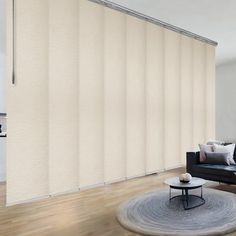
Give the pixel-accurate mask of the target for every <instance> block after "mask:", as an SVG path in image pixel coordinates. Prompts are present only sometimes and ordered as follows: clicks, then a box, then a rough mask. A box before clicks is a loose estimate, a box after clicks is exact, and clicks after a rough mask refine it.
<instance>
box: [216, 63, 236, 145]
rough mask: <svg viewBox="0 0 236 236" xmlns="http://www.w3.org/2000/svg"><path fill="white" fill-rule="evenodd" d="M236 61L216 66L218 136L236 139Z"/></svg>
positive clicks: (218, 137) (221, 138)
mask: <svg viewBox="0 0 236 236" xmlns="http://www.w3.org/2000/svg"><path fill="white" fill-rule="evenodd" d="M235 96H236V61H232V62H230V63H227V64H222V65H219V66H217V68H216V137H217V139H219V140H226V141H230V142H235V141H236V97H235Z"/></svg>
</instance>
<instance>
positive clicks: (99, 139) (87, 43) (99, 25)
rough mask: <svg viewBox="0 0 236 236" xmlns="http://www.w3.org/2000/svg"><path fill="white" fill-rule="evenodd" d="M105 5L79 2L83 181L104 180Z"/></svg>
mask: <svg viewBox="0 0 236 236" xmlns="http://www.w3.org/2000/svg"><path fill="white" fill-rule="evenodd" d="M103 9H104V8H103V7H102V6H99V5H97V4H94V3H91V2H88V1H86V0H81V1H80V2H79V92H78V94H79V181H80V186H81V187H84V186H89V185H96V184H100V183H102V182H103V179H104V178H103V175H104V174H103V173H104V148H103V146H104V142H103V140H104V133H103V122H104V121H103V110H104V102H103V101H104V99H103V96H104V89H103V73H104V71H103V68H104V63H103V55H104V51H103V42H104V39H103V38H104V37H103V35H104V29H103V26H104V24H103V21H104V14H103Z"/></svg>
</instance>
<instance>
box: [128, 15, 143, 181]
mask: <svg viewBox="0 0 236 236" xmlns="http://www.w3.org/2000/svg"><path fill="white" fill-rule="evenodd" d="M145 35H146V32H145V22H143V21H141V20H138V19H136V18H134V17H131V16H127V177H134V176H138V175H143V174H144V173H145V140H146V138H145V133H146V131H145V126H146V125H145V123H146V122H145V54H146V53H145V50H146V49H145V44H146V42H145V38H146V37H145Z"/></svg>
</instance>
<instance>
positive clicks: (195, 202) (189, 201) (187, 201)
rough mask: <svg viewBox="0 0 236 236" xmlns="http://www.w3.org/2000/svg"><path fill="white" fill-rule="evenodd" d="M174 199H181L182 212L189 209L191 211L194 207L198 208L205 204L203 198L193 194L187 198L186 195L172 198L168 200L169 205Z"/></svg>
mask: <svg viewBox="0 0 236 236" xmlns="http://www.w3.org/2000/svg"><path fill="white" fill-rule="evenodd" d="M174 198H181V201H182V203H183V207H184V210H190V209H193V208H195V207H199V206H202V205H203V204H205V199H204V198H203V197H200V196H197V195H193V194H189V195H187V196H186V195H177V196H174V197H172V198H170V203H171V200H172V199H174Z"/></svg>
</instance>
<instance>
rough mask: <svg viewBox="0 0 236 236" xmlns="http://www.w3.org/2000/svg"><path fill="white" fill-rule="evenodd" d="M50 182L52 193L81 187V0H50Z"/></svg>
mask: <svg viewBox="0 0 236 236" xmlns="http://www.w3.org/2000/svg"><path fill="white" fill-rule="evenodd" d="M49 16H50V19H49V25H50V29H49V186H50V193H51V194H55V193H60V192H65V191H71V190H73V189H76V187H77V172H78V165H77V130H78V129H77V126H78V124H77V119H78V117H77V109H76V108H77V107H78V105H77V101H78V99H77V79H78V77H77V42H78V37H77V36H78V34H77V30H76V29H78V1H77V0H50V14H49Z"/></svg>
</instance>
